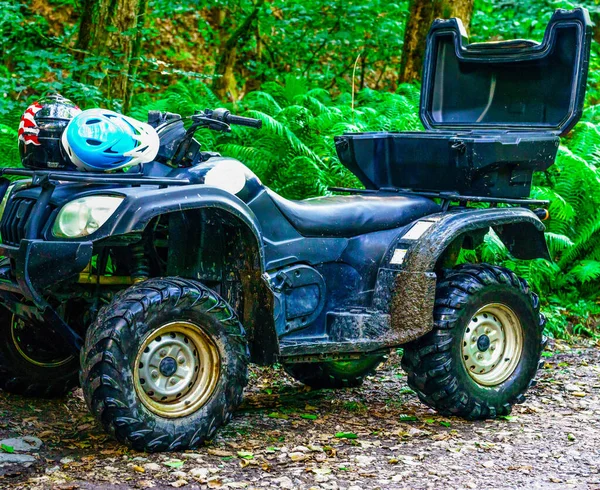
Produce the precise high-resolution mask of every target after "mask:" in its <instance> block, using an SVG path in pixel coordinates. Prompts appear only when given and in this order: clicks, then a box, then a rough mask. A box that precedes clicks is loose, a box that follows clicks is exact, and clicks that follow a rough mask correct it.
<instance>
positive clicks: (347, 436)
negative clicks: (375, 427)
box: [335, 432, 358, 439]
mask: <svg viewBox="0 0 600 490" xmlns="http://www.w3.org/2000/svg"><path fill="white" fill-rule="evenodd" d="M335 437H337V438H338V439H358V436H357V435H356V434H355V433H354V432H336V433H335Z"/></svg>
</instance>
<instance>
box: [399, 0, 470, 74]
mask: <svg viewBox="0 0 600 490" xmlns="http://www.w3.org/2000/svg"><path fill="white" fill-rule="evenodd" d="M409 10H410V14H409V18H408V22H407V24H406V30H405V33H404V46H403V48H402V61H401V65H400V77H399V79H400V83H403V82H412V81H414V80H420V79H421V71H422V69H423V57H424V55H425V40H426V38H427V33H428V32H429V28H430V27H431V23H432V22H433V21H434V20H435V19H437V18H442V19H448V18H450V17H458V18H459V19H461V20H462V22H463V24H464V26H465V28H466V29H467V30H468V29H469V24H470V23H471V16H472V14H473V0H411V2H410V8H409Z"/></svg>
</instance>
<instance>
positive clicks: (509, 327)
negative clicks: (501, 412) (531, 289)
mask: <svg viewBox="0 0 600 490" xmlns="http://www.w3.org/2000/svg"><path fill="white" fill-rule="evenodd" d="M522 351H523V328H522V326H521V322H520V321H519V318H518V317H517V315H516V314H515V312H514V311H513V310H511V309H510V308H509V307H508V306H506V305H504V304H500V303H491V304H488V305H485V306H484V307H483V308H481V309H479V311H477V313H475V314H474V315H473V317H472V318H471V321H470V322H469V323H468V325H467V326H466V327H465V331H464V335H463V343H462V360H463V364H464V366H465V369H466V370H467V372H468V373H469V375H470V376H471V378H473V379H474V380H475V381H476V382H477V383H478V384H480V385H483V386H496V385H499V384H500V383H502V382H504V381H506V379H508V377H509V376H510V375H511V374H512V373H513V372H514V371H515V369H516V367H517V365H518V364H519V360H520V359H521V353H522Z"/></svg>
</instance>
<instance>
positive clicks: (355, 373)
mask: <svg viewBox="0 0 600 490" xmlns="http://www.w3.org/2000/svg"><path fill="white" fill-rule="evenodd" d="M385 359H386V356H384V355H370V356H364V357H362V358H361V359H357V360H351V361H327V362H303V363H298V364H287V365H285V366H284V369H285V372H286V373H288V374H289V375H290V376H291V377H292V378H294V379H295V380H297V381H300V382H301V383H304V384H305V385H307V386H310V387H311V388H316V389H324V388H353V387H356V386H360V385H361V384H362V383H363V381H364V379H365V377H366V376H370V375H371V374H373V373H375V370H376V369H377V366H379V365H380V364H381V363H382V362H383V361H385Z"/></svg>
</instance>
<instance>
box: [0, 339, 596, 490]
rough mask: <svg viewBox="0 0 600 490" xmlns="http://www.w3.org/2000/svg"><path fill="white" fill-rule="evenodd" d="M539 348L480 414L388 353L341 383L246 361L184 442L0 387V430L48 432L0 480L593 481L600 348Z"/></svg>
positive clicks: (120, 485)
mask: <svg viewBox="0 0 600 490" xmlns="http://www.w3.org/2000/svg"><path fill="white" fill-rule="evenodd" d="M545 355H547V356H548V357H545V358H544V360H545V361H546V364H545V367H544V369H543V370H542V371H541V373H540V375H539V378H538V379H539V382H538V385H537V387H535V388H533V389H532V390H531V392H530V393H529V397H528V400H527V402H526V403H525V404H524V405H521V406H519V407H517V408H516V409H515V410H514V411H513V414H512V416H510V417H507V418H505V419H500V420H494V421H486V422H466V421H463V420H460V419H454V418H445V417H440V416H438V415H436V414H435V413H434V412H432V411H431V410H429V409H428V408H426V407H425V406H424V405H422V404H420V402H419V401H418V399H417V398H416V396H415V395H414V393H413V392H412V391H411V390H410V389H409V388H408V387H407V386H406V377H405V376H404V374H403V372H402V371H401V369H400V367H399V364H400V359H399V357H398V356H397V355H392V356H391V357H390V360H389V361H388V362H387V363H386V364H385V365H384V366H383V367H382V368H381V369H380V370H379V371H378V373H377V375H376V376H373V377H372V378H370V379H368V380H367V381H366V383H365V385H364V386H363V388H360V389H351V390H343V391H312V392H311V391H307V390H306V389H305V388H304V387H303V386H301V385H299V384H296V383H294V382H293V381H292V380H290V379H289V378H287V377H286V376H285V375H283V373H282V371H281V370H273V369H255V370H253V372H252V376H251V384H250V386H249V387H248V390H247V395H246V402H245V404H244V405H243V407H242V408H241V409H240V410H239V411H238V413H237V415H236V417H235V418H234V420H233V421H232V423H230V424H229V425H228V426H226V427H224V428H223V429H222V430H221V431H220V432H219V434H218V437H217V438H216V440H214V441H213V442H212V444H210V445H208V446H207V447H205V448H202V449H200V450H198V451H194V452H190V453H173V454H157V455H147V454H142V453H136V452H133V451H130V450H127V449H125V448H123V447H121V446H119V445H118V444H116V443H115V442H113V441H112V440H111V439H110V438H109V437H108V436H106V435H105V434H104V433H103V432H102V431H101V430H100V429H99V427H98V426H97V425H96V423H95V422H94V420H93V419H92V418H91V417H90V416H89V415H88V413H87V411H86V408H85V404H84V402H83V400H82V398H81V394H80V393H79V392H75V393H74V394H73V395H71V396H69V397H68V398H66V399H60V400H52V401H41V400H32V399H24V398H20V397H16V396H9V395H7V394H5V393H0V438H3V439H4V438H7V437H18V436H35V437H38V438H39V439H41V441H43V445H42V446H41V448H40V449H39V451H37V452H36V451H34V452H31V453H30V454H31V455H32V456H33V460H34V462H33V463H32V464H31V465H30V466H29V467H25V466H23V465H22V464H7V465H4V466H1V467H0V475H1V476H0V487H1V488H34V489H35V488H40V489H41V488H43V489H46V488H61V489H75V488H89V489H92V488H105V489H108V488H110V489H125V488H151V487H154V488H173V487H175V488H211V489H212V488H249V489H250V488H275V489H277V488H282V489H296V488H299V489H300V488H301V489H308V488H315V489H338V488H339V489H348V490H358V489H376V488H380V489H403V488H406V489H421V488H433V489H447V488H448V489H459V488H466V489H470V488H473V489H475V488H476V489H496V488H497V489H509V488H510V489H512V488H519V489H521V488H522V489H557V490H558V489H561V490H562V489H566V488H573V489H598V490H600V348H597V347H596V348H594V347H592V346H590V345H582V346H578V347H569V346H567V345H566V344H560V343H559V344H554V352H552V353H551V352H547V353H546V354H545ZM0 447H2V446H0ZM4 449H5V451H4V452H5V453H6V448H4ZM8 450H9V451H10V448H8Z"/></svg>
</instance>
